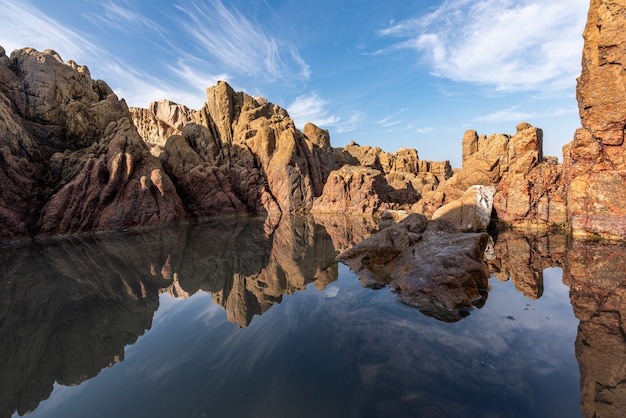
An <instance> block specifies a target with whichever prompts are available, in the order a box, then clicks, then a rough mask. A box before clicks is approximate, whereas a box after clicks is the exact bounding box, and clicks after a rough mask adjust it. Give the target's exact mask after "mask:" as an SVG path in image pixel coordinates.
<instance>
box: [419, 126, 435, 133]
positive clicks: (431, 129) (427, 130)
mask: <svg viewBox="0 0 626 418" xmlns="http://www.w3.org/2000/svg"><path fill="white" fill-rule="evenodd" d="M432 131H434V129H433V128H430V127H428V128H417V129H416V130H415V132H416V133H418V134H420V135H426V134H429V133H431V132H432Z"/></svg>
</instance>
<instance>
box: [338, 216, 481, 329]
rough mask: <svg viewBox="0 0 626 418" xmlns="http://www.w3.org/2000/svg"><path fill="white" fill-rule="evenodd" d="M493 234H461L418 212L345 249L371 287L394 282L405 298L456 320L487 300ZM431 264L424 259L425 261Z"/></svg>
mask: <svg viewBox="0 0 626 418" xmlns="http://www.w3.org/2000/svg"><path fill="white" fill-rule="evenodd" d="M488 238H489V235H487V234H486V233H462V232H459V230H458V229H457V228H456V227H455V226H454V225H452V224H451V223H449V222H448V221H445V220H442V219H439V220H434V221H428V220H427V219H426V217H424V216H423V215H417V214H413V215H410V216H408V217H407V218H405V219H403V220H402V221H400V222H398V223H397V224H396V225H394V226H391V227H389V228H386V229H384V230H382V231H380V232H378V233H376V234H374V235H372V236H371V237H370V238H368V239H366V240H365V241H363V242H361V243H359V244H357V245H355V246H354V247H352V248H351V249H349V250H346V251H344V252H343V253H341V254H340V255H339V256H338V257H337V259H338V260H340V261H342V262H344V263H346V264H348V265H349V266H350V269H351V270H352V271H354V272H355V273H356V274H357V275H358V276H359V277H360V278H361V281H362V282H363V284H364V285H366V286H369V287H374V288H377V287H382V286H385V285H389V286H391V287H392V288H393V289H394V290H396V291H397V293H398V297H399V298H400V300H402V301H403V302H405V303H407V304H410V305H413V306H416V307H417V308H419V309H420V311H421V312H423V313H425V314H427V315H430V316H434V317H435V318H438V319H440V320H443V321H447V322H454V321H458V320H460V319H461V318H463V317H464V316H467V315H468V311H469V310H470V309H471V308H472V307H474V306H476V307H480V306H482V305H483V304H484V299H485V298H486V290H487V287H488V285H487V276H488V270H487V264H486V263H485V262H484V261H483V254H484V252H485V248H486V246H487V241H488ZM426 260H427V262H422V261H426Z"/></svg>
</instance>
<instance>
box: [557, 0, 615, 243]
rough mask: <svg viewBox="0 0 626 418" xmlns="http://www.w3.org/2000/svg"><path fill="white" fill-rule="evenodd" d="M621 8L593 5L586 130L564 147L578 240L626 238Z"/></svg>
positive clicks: (583, 108)
mask: <svg viewBox="0 0 626 418" xmlns="http://www.w3.org/2000/svg"><path fill="white" fill-rule="evenodd" d="M625 11H626V4H624V3H623V2H612V3H606V2H603V1H600V0H592V1H591V5H590V7H589V16H588V20H587V26H586V28H585V32H584V34H583V37H584V38H585V46H584V48H583V59H582V73H581V75H580V77H579V78H578V84H577V88H576V97H577V99H578V107H579V111H580V119H581V122H582V128H580V129H578V130H577V131H576V133H575V135H574V140H573V141H572V142H570V143H569V144H567V145H566V146H565V147H563V165H564V177H565V183H566V187H565V188H566V193H567V204H568V216H569V221H570V223H571V227H572V231H573V233H574V235H576V236H581V237H589V236H592V237H593V236H601V237H605V238H611V239H618V240H624V239H625V237H626V203H625V202H626V198H625V197H626V160H625V159H624V155H626V144H625V143H624V126H626V110H625V109H626V106H625V104H626V88H625V87H624V85H625V83H624V81H625V80H626V75H625V74H624V62H625V60H626V53H625V52H624V48H623V47H622V44H623V32H624V28H625V27H626V18H625V17H624V12H625Z"/></svg>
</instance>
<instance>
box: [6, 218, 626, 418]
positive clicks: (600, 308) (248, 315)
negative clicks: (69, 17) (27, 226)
mask: <svg viewBox="0 0 626 418" xmlns="http://www.w3.org/2000/svg"><path fill="white" fill-rule="evenodd" d="M372 230H373V226H372V225H371V224H368V223H367V222H365V221H355V220H351V219H345V220H344V219H340V218H317V219H313V218H309V217H283V219H270V218H266V219H249V220H240V219H239V220H238V219H227V220H220V221H213V222H208V223H204V224H200V225H193V226H189V225H188V226H179V227H173V228H167V229H160V230H151V231H144V232H141V233H139V232H135V233H120V234H108V235H101V236H95V237H88V238H80V239H79V238H74V239H68V240H52V241H48V242H42V243H36V244H32V245H28V246H22V247H6V248H2V249H0V254H1V256H0V261H1V262H2V264H1V266H2V267H1V272H2V276H1V278H0V280H1V282H0V292H1V293H0V295H1V299H0V303H1V304H0V413H1V414H2V415H1V416H2V417H5V416H6V417H10V416H13V417H17V416H20V415H23V414H26V413H29V416H30V417H64V418H65V417H87V416H88V417H138V416H150V417H415V416H420V417H431V416H432V417H529V416H532V417H555V416H559V417H561V416H562V417H577V416H589V417H591V416H593V414H594V413H595V414H597V415H598V416H621V415H620V413H621V412H623V411H624V410H623V409H622V406H623V399H624V396H622V384H623V383H622V382H623V381H624V380H625V379H624V376H625V375H626V371H624V370H623V364H624V362H623V360H624V359H626V355H625V353H626V350H625V349H624V341H623V335H624V333H623V330H622V329H623V327H622V323H621V320H620V318H621V316H620V315H621V314H620V312H623V311H626V307H623V306H621V303H620V302H621V296H622V295H626V278H624V277H623V276H624V271H626V269H621V270H620V267H624V266H625V265H626V257H625V254H626V253H625V252H624V248H623V247H620V246H615V245H613V246H601V245H598V244H586V243H575V242H574V243H572V242H570V241H568V240H567V238H565V237H549V236H532V237H528V236H523V235H518V234H512V233H511V234H512V235H510V234H505V233H502V234H500V235H499V236H498V237H496V247H495V253H496V258H495V259H492V260H491V261H490V265H491V267H492V270H493V272H494V273H493V276H492V277H491V278H490V279H489V283H490V287H491V289H490V290H489V293H488V296H487V300H486V303H485V304H484V306H482V307H481V308H480V309H474V310H472V311H470V315H468V316H467V317H465V318H463V319H461V320H459V321H457V322H452V323H449V322H442V321H438V320H437V319H435V318H432V317H429V316H427V315H424V314H422V313H421V312H420V310H419V309H416V308H414V307H410V306H407V305H404V304H403V303H401V302H399V301H398V299H397V298H396V295H394V293H393V292H391V291H390V290H389V289H386V288H384V289H380V290H372V289H368V288H364V287H363V286H361V283H360V282H359V279H358V277H356V276H355V275H354V274H353V273H352V272H351V271H349V270H348V268H347V267H345V266H344V265H341V264H337V263H336V262H335V261H334V258H335V256H336V255H337V254H338V252H339V251H341V250H342V249H344V248H346V247H348V246H350V245H352V244H354V242H358V241H360V240H361V239H362V238H364V237H365V236H367V235H368V234H370V233H371V232H372ZM594 259H595V260H596V261H597V263H595V264H594V263H593V262H590V261H589V260H594ZM620 263H621V264H620ZM594 269H595V270H594ZM603 269H604V270H603ZM598 274H601V275H602V276H601V277H598V276H597V275H598ZM620 342H621V345H620ZM611 414H613V415H611Z"/></svg>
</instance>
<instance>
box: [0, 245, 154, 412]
mask: <svg viewBox="0 0 626 418" xmlns="http://www.w3.org/2000/svg"><path fill="white" fill-rule="evenodd" d="M0 257H2V259H1V260H0V266H1V272H2V274H1V276H0V277H1V278H2V281H1V282H0V295H2V299H0V318H2V319H1V320H0V370H2V373H1V374H0V388H2V389H1V390H0V416H3V417H4V416H10V415H11V414H12V413H13V411H17V412H18V413H20V414H24V413H26V412H28V411H32V410H33V409H35V408H36V407H37V405H38V404H39V402H40V401H41V400H42V399H46V398H48V396H49V395H50V393H51V392H52V387H53V386H52V385H53V383H54V382H55V381H56V382H59V383H61V384H63V385H75V384H79V383H80V382H82V381H84V380H87V379H89V378H91V377H93V376H96V375H97V374H98V373H99V372H100V370H101V369H102V368H104V367H108V366H110V365H112V364H113V363H115V362H117V361H120V360H121V359H123V357H124V346H126V345H128V344H132V343H134V342H135V341H136V340H137V336H139V335H141V334H143V332H144V330H146V329H148V328H150V326H151V324H152V315H153V313H154V311H155V310H156V309H157V307H158V290H157V289H158V287H159V286H160V285H161V282H160V281H159V280H156V279H155V278H153V277H151V276H150V274H149V270H148V269H147V268H145V267H144V268H143V269H142V268H141V266H149V260H158V253H156V254H155V252H154V251H151V248H150V240H149V237H147V236H141V237H137V236H134V237H132V236H125V237H124V239H123V240H122V239H115V238H113V237H112V238H111V239H109V240H106V239H102V240H99V239H90V240H72V241H52V242H48V243H45V244H41V245H33V246H32V248H16V249H4V250H3V251H2V252H1V253H0ZM142 270H143V271H142Z"/></svg>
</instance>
